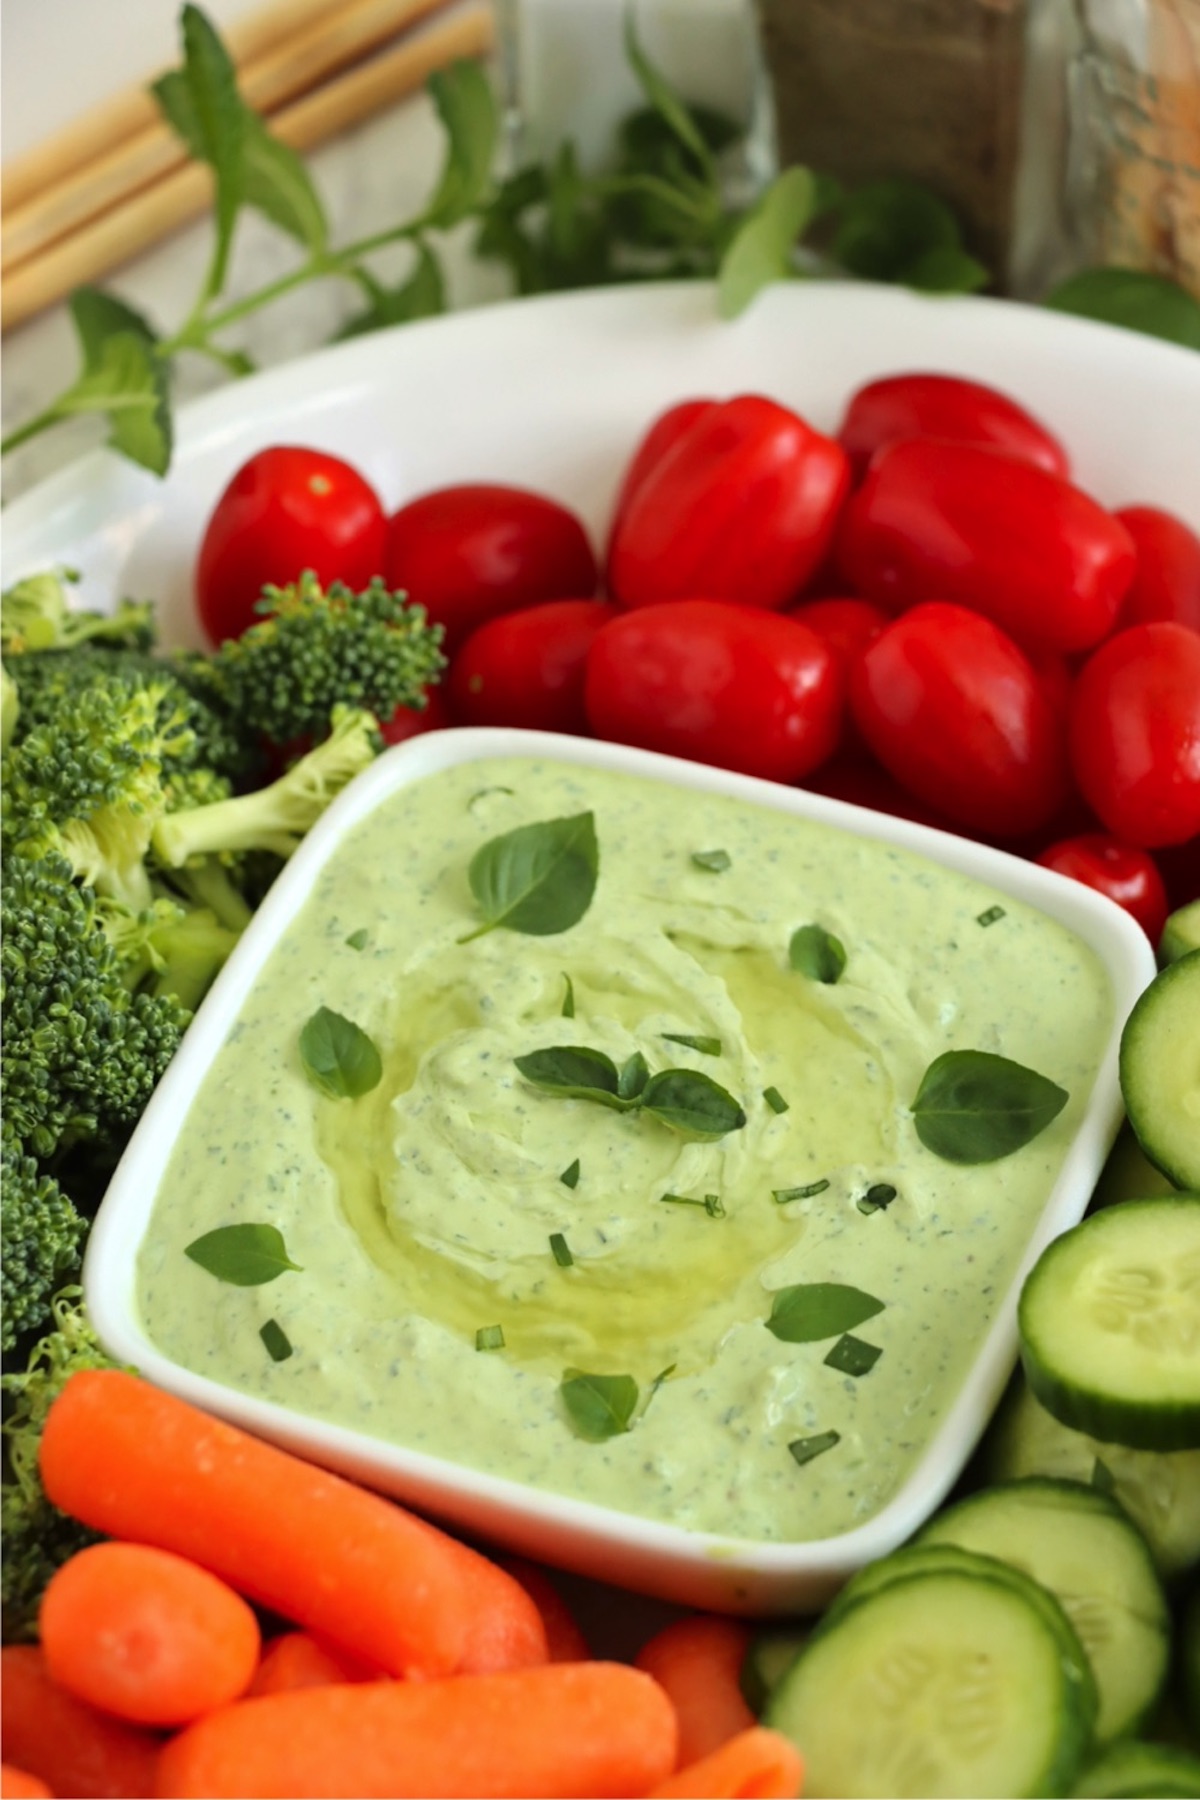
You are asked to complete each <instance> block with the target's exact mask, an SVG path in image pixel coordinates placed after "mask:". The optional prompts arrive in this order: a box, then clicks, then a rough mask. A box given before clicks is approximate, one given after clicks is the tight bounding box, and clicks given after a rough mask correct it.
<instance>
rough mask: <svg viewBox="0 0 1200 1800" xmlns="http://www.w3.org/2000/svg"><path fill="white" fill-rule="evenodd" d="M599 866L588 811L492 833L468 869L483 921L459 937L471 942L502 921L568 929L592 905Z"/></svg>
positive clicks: (529, 929)
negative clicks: (492, 835) (495, 833)
mask: <svg viewBox="0 0 1200 1800" xmlns="http://www.w3.org/2000/svg"><path fill="white" fill-rule="evenodd" d="M599 867H600V849H599V845H598V844H597V842H596V821H595V817H594V815H593V814H592V813H590V812H584V813H576V814H575V815H574V816H573V817H572V818H566V819H542V820H540V821H539V822H538V823H537V824H534V825H518V826H517V827H516V829H515V830H514V831H506V832H504V833H502V835H501V836H500V837H494V838H490V839H489V840H488V842H487V843H486V844H483V845H481V846H480V848H479V849H478V850H477V851H476V852H475V854H474V856H473V857H472V858H471V863H470V867H469V868H468V870H467V880H468V881H469V882H470V884H471V892H472V894H474V896H475V899H476V901H477V902H478V904H479V910H480V912H481V913H482V914H483V920H484V922H483V924H482V925H480V926H477V928H476V929H475V930H474V931H469V932H468V933H467V935H466V936H465V937H463V938H460V939H459V942H460V943H462V944H468V943H470V942H471V940H472V939H473V938H477V937H482V936H483V935H484V933H485V932H488V931H495V930H497V929H498V928H499V927H500V926H503V927H504V929H505V930H506V931H520V932H522V933H524V934H525V935H526V936H527V937H552V936H553V935H554V934H555V933H557V932H560V931H567V930H568V929H569V928H570V927H571V926H572V925H576V924H578V922H579V920H580V919H582V917H583V915H584V913H585V912H586V911H587V909H588V907H589V906H590V905H591V903H592V895H593V894H594V893H595V891H596V876H597V873H598V871H599Z"/></svg>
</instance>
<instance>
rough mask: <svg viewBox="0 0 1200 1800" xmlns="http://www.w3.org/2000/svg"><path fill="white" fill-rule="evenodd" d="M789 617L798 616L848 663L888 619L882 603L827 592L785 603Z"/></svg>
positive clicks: (886, 623) (880, 629) (853, 659)
mask: <svg viewBox="0 0 1200 1800" xmlns="http://www.w3.org/2000/svg"><path fill="white" fill-rule="evenodd" d="M787 617H788V618H789V619H799V621H800V623H801V624H802V625H807V626H809V628H810V629H811V630H813V631H815V632H816V634H817V636H818V637H823V638H824V639H825V642H826V643H827V644H829V645H830V646H831V648H833V649H834V650H836V651H837V653H838V655H839V656H840V657H841V658H842V660H843V661H844V663H845V664H846V667H847V669H848V668H849V667H850V665H851V663H853V662H854V661H855V660H856V658H857V657H858V655H859V652H860V651H862V650H865V649H866V647H867V645H868V644H869V643H870V642H871V641H872V639H874V638H877V637H878V636H879V634H880V632H881V631H882V630H883V629H884V627H885V626H886V625H890V624H891V622H892V615H891V614H890V613H887V612H884V610H883V608H882V606H876V605H875V604H874V602H873V601H870V600H856V599H854V598H853V597H849V598H846V599H841V598H837V597H835V596H833V595H830V596H829V597H828V598H826V599H822V600H805V601H803V602H802V603H801V604H800V605H799V606H789V607H788V609H787Z"/></svg>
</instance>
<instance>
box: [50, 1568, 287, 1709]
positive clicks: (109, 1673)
mask: <svg viewBox="0 0 1200 1800" xmlns="http://www.w3.org/2000/svg"><path fill="white" fill-rule="evenodd" d="M38 1632H39V1635H40V1637H41V1643H42V1651H43V1654H44V1655H45V1658H46V1666H47V1667H48V1669H49V1670H50V1674H51V1676H52V1677H53V1679H54V1680H55V1681H57V1682H58V1684H59V1686H60V1687H65V1688H66V1689H67V1692H68V1693H71V1694H74V1695H75V1697H76V1698H77V1699H79V1700H86V1701H88V1703H89V1704H90V1705H92V1706H98V1707H99V1708H100V1709H101V1711H102V1712H108V1713H114V1714H115V1715H116V1717H117V1718H119V1719H130V1720H132V1721H133V1723H134V1724H136V1725H186V1724H187V1723H188V1722H189V1721H190V1720H192V1719H198V1718H199V1717H200V1715H201V1713H206V1712H211V1711H212V1709H213V1708H214V1707H215V1706H227V1705H228V1704H229V1702H230V1701H231V1700H236V1699H238V1697H239V1696H240V1695H242V1694H244V1693H245V1691H246V1689H247V1687H248V1686H249V1684H250V1678H251V1676H252V1675H253V1674H254V1671H255V1669H256V1668H257V1667H258V1654H259V1648H260V1638H259V1630H258V1620H257V1619H256V1618H255V1616H254V1613H253V1612H252V1611H251V1609H250V1607H248V1606H247V1604H246V1602H245V1601H244V1600H243V1599H242V1598H241V1596H240V1595H239V1594H235V1593H234V1591H233V1589H232V1588H231V1587H228V1586H227V1585H226V1583H225V1582H223V1581H220V1580H218V1578H217V1577H216V1576H215V1575H210V1574H209V1573H208V1571H207V1570H206V1569H201V1568H200V1567H198V1565H197V1564H196V1563H194V1562H188V1561H187V1560H186V1559H185V1558H184V1557H182V1556H175V1555H174V1554H173V1553H172V1552H171V1551H169V1550H155V1549H152V1548H151V1547H150V1546H149V1545H148V1544H118V1543H111V1542H110V1543H104V1544H91V1545H89V1547H88V1548H87V1549H86V1550H79V1551H77V1552H76V1554H75V1555H74V1556H72V1557H69V1558H68V1560H67V1561H66V1562H65V1563H63V1565H62V1567H61V1568H60V1569H58V1570H56V1571H55V1573H54V1575H53V1576H52V1577H51V1579H50V1582H49V1583H48V1585H47V1587H46V1591H45V1593H44V1594H43V1596H42V1604H41V1609H40V1612H39V1615H38Z"/></svg>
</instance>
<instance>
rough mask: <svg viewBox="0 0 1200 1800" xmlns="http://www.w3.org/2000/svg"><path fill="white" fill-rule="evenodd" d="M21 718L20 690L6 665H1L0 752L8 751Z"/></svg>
mask: <svg viewBox="0 0 1200 1800" xmlns="http://www.w3.org/2000/svg"><path fill="white" fill-rule="evenodd" d="M20 716H21V692H20V689H19V688H18V687H17V684H16V682H15V681H14V680H13V678H12V676H11V675H10V674H9V672H8V670H7V669H6V668H5V667H4V664H3V663H0V750H7V749H8V746H9V745H10V744H11V743H12V741H13V739H14V738H15V737H16V735H17V723H18V721H19V719H20Z"/></svg>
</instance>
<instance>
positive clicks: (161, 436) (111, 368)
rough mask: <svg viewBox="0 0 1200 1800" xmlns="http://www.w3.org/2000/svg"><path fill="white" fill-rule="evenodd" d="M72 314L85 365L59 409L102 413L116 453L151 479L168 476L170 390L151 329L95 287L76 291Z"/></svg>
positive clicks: (170, 438)
mask: <svg viewBox="0 0 1200 1800" xmlns="http://www.w3.org/2000/svg"><path fill="white" fill-rule="evenodd" d="M70 309H71V317H72V319H73V321H74V324H75V329H76V331H77V332H78V335H79V340H80V344H81V346H82V349H83V358H84V366H83V372H82V374H81V375H80V376H79V378H78V380H77V381H76V382H75V383H74V384H73V385H72V386H71V387H69V388H68V389H67V390H66V392H65V393H64V394H62V395H61V396H60V397H59V399H58V400H57V401H56V403H55V410H56V411H57V412H58V413H60V414H63V415H66V414H70V413H87V412H97V413H103V414H104V415H105V417H106V418H107V420H108V424H109V437H108V442H109V444H110V445H111V446H112V448H113V449H114V450H117V451H119V452H120V453H121V455H122V456H127V457H128V458H129V460H130V461H131V462H135V463H139V464H140V465H141V466H142V468H144V469H149V470H150V472H151V473H152V474H154V475H165V474H166V471H167V468H168V466H169V464H170V461H171V449H172V424H171V401H170V390H169V386H168V381H167V367H166V364H165V363H164V362H163V361H162V360H161V359H160V358H159V357H158V356H157V355H156V353H155V338H154V335H153V333H152V332H151V330H150V328H149V326H148V325H147V324H146V323H145V321H144V320H143V319H142V318H141V317H140V315H139V314H137V313H135V312H134V311H133V309H132V308H131V307H127V306H124V305H123V304H122V303H121V302H120V301H119V300H114V299H113V298H112V297H111V295H108V294H103V293H101V292H100V291H99V290H98V289H96V288H79V289H77V290H76V292H75V293H74V294H72V296H71V301H70Z"/></svg>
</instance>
